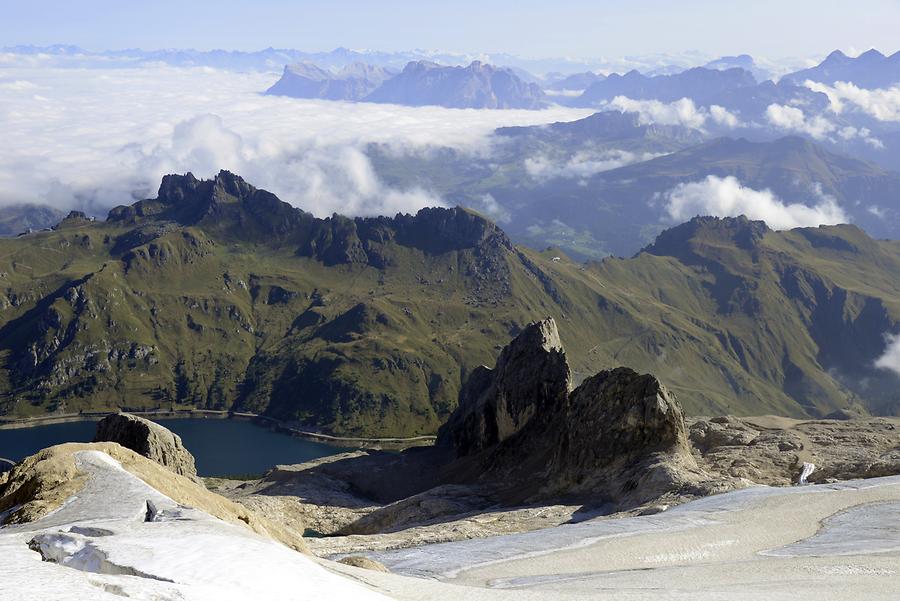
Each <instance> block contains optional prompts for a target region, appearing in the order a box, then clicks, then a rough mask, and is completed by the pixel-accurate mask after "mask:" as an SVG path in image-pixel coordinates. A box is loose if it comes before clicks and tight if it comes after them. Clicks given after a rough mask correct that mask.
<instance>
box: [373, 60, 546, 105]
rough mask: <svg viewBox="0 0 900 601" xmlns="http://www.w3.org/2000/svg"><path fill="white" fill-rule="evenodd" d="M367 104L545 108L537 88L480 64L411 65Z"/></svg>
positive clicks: (542, 95) (416, 63)
mask: <svg viewBox="0 0 900 601" xmlns="http://www.w3.org/2000/svg"><path fill="white" fill-rule="evenodd" d="M366 100H368V101H369V102H388V103H392V104H405V105H410V106H422V105H429V104H433V105H440V106H446V107H450V108H489V109H539V108H544V107H546V106H547V105H548V103H547V101H546V100H545V99H544V93H543V91H542V90H541V88H540V87H539V86H538V85H537V84H533V83H526V82H524V81H522V80H521V79H519V78H518V77H517V76H516V74H515V73H513V72H512V70H510V69H503V68H497V67H494V66H492V65H486V64H483V63H481V62H479V61H474V62H472V64H470V65H469V66H468V67H442V66H440V65H438V64H436V63H430V62H425V61H418V62H413V63H410V64H408V65H407V66H406V68H404V69H403V71H402V72H401V73H400V74H399V75H397V76H396V77H393V78H391V79H389V80H387V81H385V82H384V84H382V85H381V87H379V88H378V89H376V90H375V91H374V92H372V93H371V94H369V96H368V97H367V98H366Z"/></svg>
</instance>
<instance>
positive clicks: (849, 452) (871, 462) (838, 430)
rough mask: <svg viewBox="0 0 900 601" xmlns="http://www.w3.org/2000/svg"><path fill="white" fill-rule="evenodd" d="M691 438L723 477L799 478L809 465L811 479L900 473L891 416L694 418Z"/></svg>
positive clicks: (779, 482)
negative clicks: (812, 418) (813, 419)
mask: <svg viewBox="0 0 900 601" xmlns="http://www.w3.org/2000/svg"><path fill="white" fill-rule="evenodd" d="M691 421H692V423H691V425H690V430H689V432H690V441H691V443H692V445H693V447H694V449H693V452H694V455H695V458H696V460H697V462H698V463H699V464H700V465H701V467H702V468H703V469H705V470H706V471H708V472H710V473H713V474H716V475H717V477H720V478H722V479H728V478H735V479H742V480H745V481H750V482H753V483H755V484H765V485H769V486H788V485H791V484H795V483H796V482H797V481H798V479H799V477H800V474H801V472H802V471H803V465H804V464H805V463H810V464H813V465H814V466H815V469H814V470H813V472H812V474H810V475H809V478H808V481H809V482H812V483H823V482H829V481H833V480H852V479H856V478H877V477H880V476H892V475H895V474H900V425H898V423H897V421H896V419H890V418H871V417H868V418H855V419H849V420H847V419H827V420H815V421H798V420H791V419H788V418H778V417H771V416H770V417H744V418H739V417H732V416H720V417H713V418H693V419H692V420H691Z"/></svg>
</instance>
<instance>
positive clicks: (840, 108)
mask: <svg viewBox="0 0 900 601" xmlns="http://www.w3.org/2000/svg"><path fill="white" fill-rule="evenodd" d="M804 85H805V86H806V87H807V88H809V89H810V90H813V91H814V92H821V93H822V94H825V95H826V96H828V101H829V103H830V107H831V110H832V111H833V112H835V113H838V114H840V113H843V112H845V111H857V112H862V113H865V114H866V115H869V116H870V117H874V118H875V119H877V120H879V121H900V85H897V86H893V87H891V88H881V89H875V90H867V89H865V88H859V87H857V86H856V85H854V84H852V83H848V82H843V81H839V82H836V83H835V84H834V85H833V86H829V85H826V84H823V83H818V82H815V81H807V82H805V84H804Z"/></svg>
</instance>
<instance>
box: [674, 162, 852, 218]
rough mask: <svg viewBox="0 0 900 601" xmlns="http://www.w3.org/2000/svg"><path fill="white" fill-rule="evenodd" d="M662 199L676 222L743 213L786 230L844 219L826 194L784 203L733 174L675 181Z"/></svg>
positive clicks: (838, 208) (834, 201)
mask: <svg viewBox="0 0 900 601" xmlns="http://www.w3.org/2000/svg"><path fill="white" fill-rule="evenodd" d="M663 200H664V201H665V204H666V211H667V213H668V215H669V217H670V218H671V219H672V220H673V221H676V222H682V221H686V220H688V219H691V218H692V217H695V216H697V215H714V216H716V217H737V216H738V215H746V216H747V217H749V218H750V219H761V220H763V221H765V222H766V223H767V224H768V225H769V227H771V228H772V229H776V230H786V229H791V228H795V227H811V226H816V225H821V224H829V225H830V224H835V223H845V222H846V221H847V215H846V214H845V213H844V211H843V209H841V207H840V205H838V203H837V201H836V200H835V199H834V198H832V197H830V196H827V195H821V196H820V201H819V203H817V204H816V205H814V206H807V205H805V204H801V203H791V204H788V203H785V202H783V201H782V200H780V199H779V198H778V197H776V196H775V194H773V193H772V192H771V191H770V190H754V189H753V188H748V187H746V186H744V185H742V184H741V182H740V181H738V179H737V178H735V177H733V176H728V177H725V178H721V177H717V176H715V175H709V176H707V177H706V178H705V179H703V180H700V181H698V182H690V183H683V184H679V185H677V186H675V187H674V188H673V189H672V190H670V191H668V192H667V193H665V194H664V195H663Z"/></svg>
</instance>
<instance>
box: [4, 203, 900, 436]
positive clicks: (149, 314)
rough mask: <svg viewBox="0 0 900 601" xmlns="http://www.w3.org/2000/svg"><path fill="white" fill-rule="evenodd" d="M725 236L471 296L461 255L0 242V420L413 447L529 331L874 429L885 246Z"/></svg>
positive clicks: (699, 383)
mask: <svg viewBox="0 0 900 601" xmlns="http://www.w3.org/2000/svg"><path fill="white" fill-rule="evenodd" d="M723 224H725V225H723ZM688 225H691V224H688ZM682 227H686V226H682ZM746 227H748V226H747V224H746V223H745V222H740V221H729V222H711V224H710V223H707V224H705V225H703V226H702V227H698V228H696V229H695V230H693V231H690V232H688V233H687V234H683V235H682V234H679V233H678V232H676V234H677V235H676V237H677V236H682V237H681V238H679V239H678V240H676V242H675V243H674V246H672V249H674V251H672V252H669V253H667V252H663V250H659V249H658V250H656V251H654V252H656V253H657V254H651V253H641V254H640V255H639V256H637V257H636V258H634V259H606V260H604V261H603V262H601V263H594V264H589V265H587V266H585V265H581V264H578V263H576V262H573V261H571V260H569V259H568V258H566V257H565V256H564V255H561V254H560V253H559V252H554V251H547V252H545V253H538V252H536V251H532V250H529V249H525V248H514V249H511V250H510V249H505V248H504V249H502V250H497V251H496V252H497V253H499V256H500V257H501V259H502V263H501V264H502V265H505V266H506V268H503V269H498V271H496V272H495V273H491V274H488V277H483V276H484V274H481V276H479V274H478V273H477V270H478V265H479V263H478V262H477V261H476V260H475V254H477V252H478V251H475V250H472V249H462V250H449V251H446V252H441V253H426V252H424V251H422V250H419V249H416V248H413V247H409V246H403V245H401V244H399V243H396V242H393V243H390V244H388V245H387V246H386V250H385V254H386V256H387V257H388V258H389V260H388V265H387V266H386V267H384V268H376V267H372V266H368V265H359V264H337V265H330V266H328V265H325V264H323V263H322V262H320V261H318V260H315V259H312V258H305V257H299V256H296V254H295V253H294V252H293V249H292V248H286V247H284V248H273V247H272V246H270V245H267V244H263V243H250V242H246V241H240V240H236V239H235V238H233V237H226V236H222V235H219V234H217V233H215V232H212V233H211V232H208V231H204V229H202V228H199V227H176V228H173V229H172V230H171V231H169V232H168V233H166V234H165V235H163V236H162V237H160V238H158V239H156V240H155V241H153V242H151V243H147V244H144V245H140V246H138V247H136V248H135V249H134V251H133V254H132V255H131V256H130V257H129V258H128V259H127V260H126V259H125V258H124V257H122V256H121V254H120V253H117V252H116V251H114V245H115V241H116V239H117V237H118V236H121V235H122V234H125V233H127V231H128V230H129V226H124V225H120V224H115V223H105V224H101V223H97V224H81V225H75V226H72V227H64V228H61V229H60V230H58V231H54V232H47V233H38V234H32V235H30V236H27V237H24V238H20V239H17V240H0V306H2V307H3V308H2V311H0V362H2V364H3V365H4V370H3V371H2V372H0V412H2V413H11V414H16V415H34V414H43V413H45V412H46V411H48V410H60V411H77V410H81V409H97V408H101V407H103V408H107V407H113V406H125V407H131V408H138V407H140V408H152V407H170V406H175V407H181V406H200V407H207V408H230V407H235V408H240V409H246V410H254V411H261V412H266V413H268V414H270V415H273V416H276V417H279V418H282V419H291V420H299V421H302V422H303V423H304V424H306V425H307V426H309V427H315V428H320V429H322V430H327V431H331V432H335V433H342V434H357V435H373V436H374V435H413V434H422V433H430V432H434V431H435V429H436V428H437V426H438V425H439V424H440V423H441V421H442V420H443V419H445V418H446V416H447V415H448V414H449V412H450V411H451V410H452V409H453V407H454V405H455V399H456V396H457V392H458V389H459V384H460V381H461V380H462V379H464V378H465V376H466V374H467V372H468V370H470V369H471V368H472V367H474V366H476V365H479V364H482V363H486V364H492V363H493V361H494V359H495V355H496V353H497V352H498V348H499V347H500V346H502V345H503V344H505V343H506V342H507V341H508V339H509V338H510V337H511V336H512V335H514V334H515V333H516V332H517V330H518V328H520V327H521V326H522V325H524V324H525V323H527V322H528V321H530V320H533V319H537V318H541V317H544V316H547V315H551V316H553V317H555V318H556V319H557V321H558V323H559V325H560V330H561V335H562V338H563V341H564V343H565V344H566V347H567V349H568V351H569V355H570V357H571V361H572V363H573V366H574V369H575V370H576V374H577V375H578V376H580V377H584V376H587V375H589V374H592V373H594V372H596V371H598V370H599V369H602V368H608V367H614V366H618V365H628V366H631V367H633V368H635V369H638V370H640V371H649V372H652V373H654V374H656V375H657V376H659V377H660V378H661V379H662V380H663V381H664V382H666V384H667V385H669V386H671V387H672V388H673V389H674V390H675V391H676V392H677V393H678V395H679V398H680V399H681V401H682V402H683V403H684V405H685V407H686V409H687V410H688V412H692V413H723V412H728V413H736V414H760V413H779V414H786V415H795V416H799V415H821V414H824V413H827V412H829V411H831V410H833V409H835V408H838V407H842V406H844V405H846V404H847V403H848V402H849V401H850V400H851V399H857V400H859V401H860V402H863V403H864V404H866V405H868V406H869V407H870V408H872V409H874V410H877V411H880V412H887V413H891V412H895V411H896V403H895V402H894V403H893V404H892V399H893V400H894V401H895V400H896V397H895V396H894V397H892V396H891V394H894V395H895V394H896V393H891V392H890V390H895V389H896V387H895V386H894V388H893V389H891V387H890V382H891V380H890V378H892V377H893V376H890V375H889V374H886V373H883V372H876V371H875V370H872V369H871V368H870V366H871V364H872V362H873V361H874V358H875V357H877V356H878V354H880V352H881V351H882V350H883V338H882V337H883V334H884V333H885V332H886V331H890V330H894V331H896V330H897V327H898V326H897V324H898V322H900V304H898V300H897V299H900V244H897V243H893V242H875V241H873V240H871V239H869V238H868V237H866V236H865V234H863V233H862V232H861V231H860V230H858V229H856V228H853V227H851V226H839V227H833V228H820V229H817V230H796V231H793V232H787V233H774V232H767V233H765V234H764V235H763V236H762V237H761V238H760V239H759V240H758V241H757V242H756V243H755V244H754V245H753V246H752V247H751V248H741V245H740V244H737V243H736V242H735V239H736V238H737V237H739V233H740V232H741V231H742V228H743V229H746ZM729 228H730V229H729ZM670 250H671V249H670ZM675 251H677V252H675ZM667 254H676V255H677V256H666V255H667ZM554 256H560V257H561V260H559V261H554V260H553V257H554ZM35 359H36V360H35ZM35 363H37V365H35ZM879 378H880V379H879ZM864 380H865V381H866V382H867V386H868V388H866V387H865V386H863V385H862V382H863V381H864Z"/></svg>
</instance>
